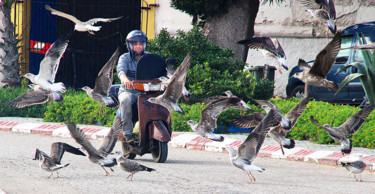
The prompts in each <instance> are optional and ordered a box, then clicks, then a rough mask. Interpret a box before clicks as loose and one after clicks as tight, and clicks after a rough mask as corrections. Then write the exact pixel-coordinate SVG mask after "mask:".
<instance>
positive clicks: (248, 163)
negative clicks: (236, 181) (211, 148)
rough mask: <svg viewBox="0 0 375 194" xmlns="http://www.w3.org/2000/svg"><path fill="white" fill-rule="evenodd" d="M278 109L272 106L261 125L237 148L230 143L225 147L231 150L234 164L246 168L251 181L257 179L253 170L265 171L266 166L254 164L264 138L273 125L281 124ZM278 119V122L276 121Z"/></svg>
mask: <svg viewBox="0 0 375 194" xmlns="http://www.w3.org/2000/svg"><path fill="white" fill-rule="evenodd" d="M276 114H277V113H276V109H274V108H272V109H270V110H269V111H268V113H267V115H266V116H265V117H264V118H263V120H262V121H261V122H260V123H259V125H258V126H257V127H256V128H255V129H254V130H253V131H252V132H250V134H249V136H248V137H247V138H246V140H245V141H244V142H243V143H242V144H241V146H240V147H239V148H238V153H237V152H236V150H235V149H234V148H233V147H232V146H230V145H228V146H226V147H225V148H226V149H227V150H228V152H229V159H230V162H231V164H232V165H233V166H235V167H237V168H239V169H242V170H244V171H245V172H246V173H247V175H248V176H249V178H250V182H253V181H255V177H254V176H253V175H252V174H251V171H258V172H264V170H265V169H264V168H260V167H258V166H255V165H254V164H253V161H254V159H255V158H256V156H257V154H258V152H259V150H260V148H261V147H262V144H263V142H264V139H265V137H266V135H267V133H268V131H269V130H270V128H271V127H276V126H277V125H280V124H281V120H280V119H281V118H280V117H277V116H276ZM275 118H279V120H275ZM275 121H277V122H275Z"/></svg>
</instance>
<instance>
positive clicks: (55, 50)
mask: <svg viewBox="0 0 375 194" xmlns="http://www.w3.org/2000/svg"><path fill="white" fill-rule="evenodd" d="M70 35H71V33H66V34H64V35H62V36H61V37H60V38H59V39H57V40H56V41H55V42H54V43H53V44H52V46H51V47H50V48H49V49H48V51H47V53H46V56H45V57H44V59H43V60H42V61H41V62H40V67H39V73H38V75H34V74H32V73H26V74H25V75H23V77H26V78H28V79H29V80H30V81H31V82H32V83H34V84H37V85H39V86H40V87H42V88H43V89H45V90H47V91H51V92H54V93H55V92H58V93H65V91H66V88H65V85H64V84H63V83H62V82H58V83H55V77H56V73H57V70H58V68H59V64H60V59H61V56H62V55H63V54H64V52H65V50H66V48H67V47H68V42H69V37H70Z"/></svg>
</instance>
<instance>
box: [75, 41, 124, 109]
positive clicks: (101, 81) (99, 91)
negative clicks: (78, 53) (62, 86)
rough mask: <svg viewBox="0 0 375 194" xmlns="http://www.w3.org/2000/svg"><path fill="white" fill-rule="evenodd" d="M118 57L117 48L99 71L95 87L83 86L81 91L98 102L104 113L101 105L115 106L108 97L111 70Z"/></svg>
mask: <svg viewBox="0 0 375 194" xmlns="http://www.w3.org/2000/svg"><path fill="white" fill-rule="evenodd" d="M119 56H120V49H119V48H117V49H116V51H115V52H114V53H113V55H112V57H111V58H110V59H109V60H108V62H107V63H106V64H105V65H104V66H103V67H102V69H101V70H100V72H99V74H98V77H97V78H96V80H95V87H94V89H91V88H90V87H89V86H84V87H83V88H82V90H84V91H85V92H86V93H87V95H88V96H90V97H91V98H92V99H94V100H96V101H98V102H99V103H100V109H102V110H100V109H99V115H100V113H101V111H103V112H104V113H105V110H104V108H105V107H102V105H103V104H104V105H106V106H109V107H111V106H113V105H114V104H117V102H115V101H114V100H113V99H112V98H111V97H110V96H109V91H110V90H111V86H112V82H113V69H114V68H115V66H116V64H117V61H118V59H119Z"/></svg>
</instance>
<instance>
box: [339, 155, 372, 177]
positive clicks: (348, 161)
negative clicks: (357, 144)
mask: <svg viewBox="0 0 375 194" xmlns="http://www.w3.org/2000/svg"><path fill="white" fill-rule="evenodd" d="M339 162H340V163H341V166H343V167H345V168H346V170H348V171H350V172H352V173H353V174H354V178H355V181H360V182H362V177H361V173H362V172H363V171H364V170H365V169H366V163H365V162H364V161H363V158H362V155H350V156H349V157H347V158H346V157H343V158H341V159H340V160H339ZM356 174H359V180H358V179H357V177H356V176H355V175H356Z"/></svg>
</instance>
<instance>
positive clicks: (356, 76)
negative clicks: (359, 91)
mask: <svg viewBox="0 0 375 194" xmlns="http://www.w3.org/2000/svg"><path fill="white" fill-rule="evenodd" d="M361 76H364V75H363V74H362V73H353V74H350V75H348V76H346V77H345V79H344V80H343V81H342V82H341V84H340V88H339V89H338V90H337V92H336V93H335V95H336V94H338V93H339V92H340V91H341V90H342V89H343V88H344V87H345V86H346V85H348V83H349V82H351V81H353V80H355V79H357V78H359V77H361Z"/></svg>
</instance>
